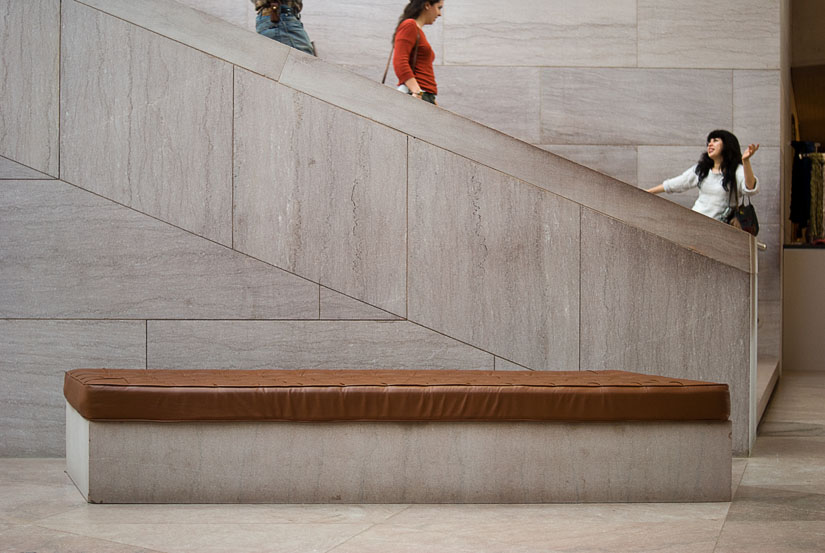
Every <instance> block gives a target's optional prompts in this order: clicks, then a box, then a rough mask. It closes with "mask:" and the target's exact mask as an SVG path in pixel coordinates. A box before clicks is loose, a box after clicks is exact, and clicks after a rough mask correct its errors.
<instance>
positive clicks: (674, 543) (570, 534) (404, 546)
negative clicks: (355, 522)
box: [331, 520, 722, 553]
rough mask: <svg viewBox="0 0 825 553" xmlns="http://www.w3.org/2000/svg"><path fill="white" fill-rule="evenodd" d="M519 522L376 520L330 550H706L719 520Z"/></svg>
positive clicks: (639, 552)
mask: <svg viewBox="0 0 825 553" xmlns="http://www.w3.org/2000/svg"><path fill="white" fill-rule="evenodd" d="M549 526H552V527H547V526H544V527H542V526H540V525H539V526H531V527H529V528H527V527H520V528H519V529H518V531H513V530H512V529H511V528H509V527H508V526H507V525H506V524H503V523H501V522H496V521H495V520H490V521H487V522H486V523H484V524H481V525H460V524H457V525H456V526H455V527H454V528H452V529H448V528H441V529H433V528H418V529H416V528H407V527H404V526H396V525H393V524H389V523H383V524H378V525H376V526H374V527H373V528H370V529H369V530H367V531H366V532H364V533H362V534H360V535H358V536H356V537H354V538H353V539H351V540H349V541H347V542H345V543H344V544H342V545H340V546H338V547H336V548H335V549H333V550H332V552H331V553H356V552H358V553H373V552H376V553H377V552H384V551H392V552H393V553H413V552H420V551H438V552H439V553H465V552H466V553H499V552H500V553H528V552H529V553H532V552H535V553H539V552H541V553H577V552H592V551H600V552H601V551H605V552H607V551H609V552H611V553H623V552H627V553H643V552H654V551H655V552H657V553H683V552H684V553H712V552H713V547H714V544H715V543H716V539H717V536H718V535H719V531H720V530H721V527H722V522H721V521H700V522H684V523H680V524H677V525H674V524H672V523H647V524H644V523H642V524H640V523H636V524H618V525H611V524H603V523H596V524H587V523H575V524H571V523H570V522H569V521H567V522H564V523H557V524H551V525H549Z"/></svg>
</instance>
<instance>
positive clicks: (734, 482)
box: [730, 457, 748, 497]
mask: <svg viewBox="0 0 825 553" xmlns="http://www.w3.org/2000/svg"><path fill="white" fill-rule="evenodd" d="M747 467H748V459H745V458H742V457H734V459H733V461H732V462H731V472H732V476H731V479H730V487H731V497H733V496H734V495H736V488H738V487H739V483H740V482H741V481H742V477H743V476H744V474H745V469H746V468H747Z"/></svg>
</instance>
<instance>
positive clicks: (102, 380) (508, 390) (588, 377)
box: [63, 369, 730, 421]
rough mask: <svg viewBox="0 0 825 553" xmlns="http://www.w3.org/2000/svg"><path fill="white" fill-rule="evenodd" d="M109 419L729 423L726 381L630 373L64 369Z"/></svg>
mask: <svg viewBox="0 0 825 553" xmlns="http://www.w3.org/2000/svg"><path fill="white" fill-rule="evenodd" d="M63 393H64V395H65V396H66V400H67V401H68V402H69V403H70V404H71V405H72V406H73V407H74V408H75V409H76V410H77V411H78V412H79V413H80V414H81V415H83V416H84V417H85V418H86V419H89V420H98V421H101V420H109V421H125V420H140V421H685V420H728V416H729V414H730V397H729V394H728V386H727V384H714V383H710V382H698V381H692V380H684V379H676V378H665V377H661V376H650V375H642V374H635V373H630V372H624V371H571V372H549V371H456V370H452V371H441V370H420V371H407V370H302V371H301V370H298V371H295V370H131V369H77V370H72V371H68V372H67V373H66V376H65V379H64V385H63Z"/></svg>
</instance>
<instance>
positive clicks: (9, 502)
mask: <svg viewBox="0 0 825 553" xmlns="http://www.w3.org/2000/svg"><path fill="white" fill-rule="evenodd" d="M85 505H86V501H85V500H84V499H83V497H82V496H81V495H80V493H78V491H77V489H76V488H75V487H74V485H72V484H69V485H54V484H48V483H47V484H32V483H29V482H21V483H17V484H10V483H8V482H3V483H0V522H4V523H15V524H26V523H30V522H35V521H37V520H40V519H43V518H46V517H49V516H52V515H55V514H58V513H63V512H66V511H69V510H71V509H76V508H78V507H82V506H85Z"/></svg>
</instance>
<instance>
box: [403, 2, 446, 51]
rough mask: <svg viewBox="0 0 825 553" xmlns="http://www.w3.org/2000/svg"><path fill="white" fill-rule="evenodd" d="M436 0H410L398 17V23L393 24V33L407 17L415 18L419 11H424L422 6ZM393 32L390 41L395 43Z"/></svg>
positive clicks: (419, 13)
mask: <svg viewBox="0 0 825 553" xmlns="http://www.w3.org/2000/svg"><path fill="white" fill-rule="evenodd" d="M436 2H438V0H410V3H409V4H407V7H405V8H404V13H402V14H401V17H399V18H398V25H396V26H395V33H397V32H398V27H399V26H400V25H401V24H402V23H403V22H404V21H406V20H407V19H415V18H417V17H418V16H419V15H421V12H423V11H424V6H426V5H427V4H435V3H436ZM395 33H393V34H392V42H393V44H395Z"/></svg>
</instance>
